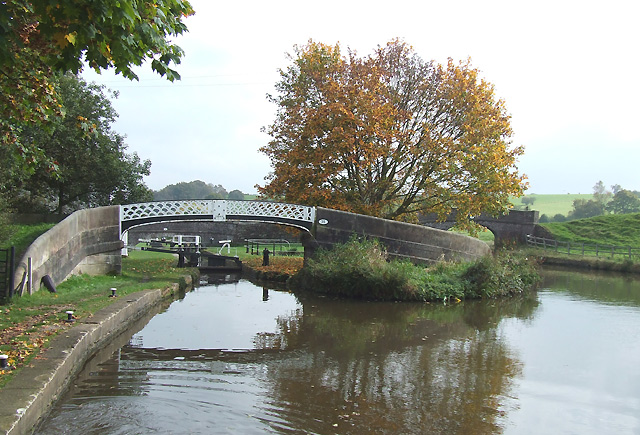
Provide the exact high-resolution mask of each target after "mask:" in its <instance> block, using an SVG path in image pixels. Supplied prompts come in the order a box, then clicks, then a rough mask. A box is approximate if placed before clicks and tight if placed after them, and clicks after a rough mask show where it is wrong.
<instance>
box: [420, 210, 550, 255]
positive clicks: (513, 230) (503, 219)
mask: <svg viewBox="0 0 640 435" xmlns="http://www.w3.org/2000/svg"><path fill="white" fill-rule="evenodd" d="M538 219H539V212H538V211H536V210H509V211H508V212H507V213H505V214H504V215H501V216H498V217H494V216H491V215H489V214H485V213H482V214H481V215H479V216H476V217H474V218H473V221H474V222H475V223H477V224H479V225H482V226H483V227H485V228H487V229H488V230H489V231H491V232H492V233H493V235H494V237H495V239H494V240H495V242H494V243H495V244H496V246H501V245H504V244H505V243H509V242H515V243H526V240H527V235H528V234H534V233H535V228H536V226H537V224H538ZM418 220H419V222H420V224H422V225H426V226H428V227H431V228H438V229H443V230H447V229H449V228H451V227H452V226H454V224H455V223H456V213H455V212H453V213H451V214H450V215H449V216H447V218H446V219H445V220H444V221H442V220H439V219H438V217H437V216H436V215H435V214H428V215H421V216H420V217H419V219H418Z"/></svg>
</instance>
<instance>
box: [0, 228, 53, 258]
mask: <svg viewBox="0 0 640 435" xmlns="http://www.w3.org/2000/svg"><path fill="white" fill-rule="evenodd" d="M54 226H55V224H31V225H18V224H13V225H9V232H10V234H11V235H10V236H9V240H7V242H6V243H5V244H4V245H5V246H0V247H2V248H8V247H10V246H15V248H16V261H18V260H19V259H20V258H21V257H22V254H24V253H25V252H26V250H27V248H28V247H29V245H31V244H32V243H33V241H34V240H35V239H37V238H38V237H40V235H41V234H44V233H46V232H47V231H49V229H51V228H52V227H54Z"/></svg>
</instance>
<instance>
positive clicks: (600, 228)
mask: <svg viewBox="0 0 640 435" xmlns="http://www.w3.org/2000/svg"><path fill="white" fill-rule="evenodd" d="M542 226H543V227H545V228H546V229H548V230H549V231H551V233H552V234H553V236H554V238H555V239H556V240H559V241H564V242H572V243H573V242H575V243H589V244H596V243H597V244H601V245H614V246H631V247H635V248H640V213H631V214H623V215H603V216H596V217H592V218H588V219H578V220H575V221H569V222H552V223H547V224H542Z"/></svg>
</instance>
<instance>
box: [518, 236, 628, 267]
mask: <svg viewBox="0 0 640 435" xmlns="http://www.w3.org/2000/svg"><path fill="white" fill-rule="evenodd" d="M527 245H529V246H535V247H537V248H542V249H544V250H545V251H547V250H550V251H555V252H558V253H561V254H567V255H580V256H583V257H585V256H586V257H603V258H611V259H614V258H623V259H624V258H628V259H629V260H632V261H639V260H640V248H633V247H631V246H613V245H604V244H597V243H596V244H586V243H578V242H562V241H558V240H553V239H545V238H544V237H535V236H532V235H530V234H529V235H527Z"/></svg>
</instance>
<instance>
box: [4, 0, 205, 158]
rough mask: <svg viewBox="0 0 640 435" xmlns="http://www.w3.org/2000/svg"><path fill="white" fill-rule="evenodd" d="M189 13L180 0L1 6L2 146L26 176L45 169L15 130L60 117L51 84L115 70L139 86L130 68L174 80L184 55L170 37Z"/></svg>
mask: <svg viewBox="0 0 640 435" xmlns="http://www.w3.org/2000/svg"><path fill="white" fill-rule="evenodd" d="M193 13H194V11H193V9H192V7H191V5H190V4H189V2H187V1H184V0H157V1H146V0H141V1H137V0H119V1H110V0H93V1H79V0H56V1H51V0H7V1H2V2H0V146H2V147H3V148H5V150H6V151H7V152H8V153H11V154H12V155H13V156H14V157H15V158H17V159H18V160H19V162H20V163H21V164H22V165H23V168H22V169H23V170H25V167H26V168H27V169H31V170H32V169H33V165H34V164H38V163H42V162H47V163H48V164H49V166H50V169H51V170H55V169H56V166H55V163H54V161H53V159H51V158H49V156H47V155H46V153H45V152H44V150H43V149H42V147H41V144H39V143H34V142H28V143H23V142H21V141H20V138H21V137H23V135H22V134H21V131H22V130H23V129H24V128H30V127H32V126H34V125H37V126H39V127H40V128H42V127H43V126H46V125H48V124H49V122H51V121H52V120H53V119H55V118H57V117H60V116H62V115H63V114H64V111H63V107H62V105H61V103H60V101H59V98H58V91H57V89H56V86H55V81H54V80H53V78H54V77H55V76H56V75H57V74H60V73H65V72H73V73H78V72H79V71H80V70H81V69H82V67H83V65H85V64H86V65H88V66H89V67H91V68H93V69H95V70H96V71H100V70H104V69H108V68H115V70H116V72H117V73H120V74H122V75H123V76H125V77H127V78H130V79H137V76H136V74H135V73H134V72H133V69H132V68H133V67H135V66H139V65H142V63H143V62H145V61H147V60H150V61H151V68H152V69H153V70H154V71H156V72H158V73H159V74H160V75H163V76H165V77H166V78H167V79H169V80H171V81H173V80H175V79H178V78H179V75H178V73H177V72H176V71H175V70H174V69H173V65H174V64H178V63H180V59H181V57H182V56H183V52H182V50H181V49H180V47H178V46H177V45H175V44H174V43H173V42H171V38H172V37H174V36H176V35H180V34H182V33H183V32H185V31H186V30H187V28H186V26H185V24H184V23H183V19H184V18H185V17H187V16H189V15H191V14H193Z"/></svg>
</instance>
